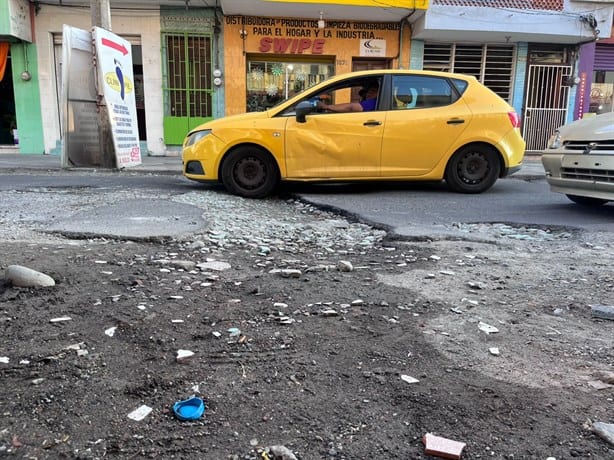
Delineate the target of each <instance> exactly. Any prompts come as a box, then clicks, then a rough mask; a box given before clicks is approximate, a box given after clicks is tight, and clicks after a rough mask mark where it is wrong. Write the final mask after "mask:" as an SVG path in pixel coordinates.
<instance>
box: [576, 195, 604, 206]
mask: <svg viewBox="0 0 614 460" xmlns="http://www.w3.org/2000/svg"><path fill="white" fill-rule="evenodd" d="M567 198H569V199H570V200H571V201H573V202H574V203H576V204H581V205H582V206H602V205H604V204H606V203H607V202H608V200H603V199H601V198H591V197H589V196H579V195H567Z"/></svg>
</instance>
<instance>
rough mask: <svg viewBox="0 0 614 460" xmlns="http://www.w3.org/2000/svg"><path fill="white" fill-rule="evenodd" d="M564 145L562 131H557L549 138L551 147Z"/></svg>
mask: <svg viewBox="0 0 614 460" xmlns="http://www.w3.org/2000/svg"><path fill="white" fill-rule="evenodd" d="M562 145H563V141H562V139H561V133H560V132H558V131H555V132H554V134H553V135H552V136H550V139H548V148H549V149H560V148H561V146H562Z"/></svg>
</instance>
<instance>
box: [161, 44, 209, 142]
mask: <svg viewBox="0 0 614 460" xmlns="http://www.w3.org/2000/svg"><path fill="white" fill-rule="evenodd" d="M162 43H163V46H164V56H165V60H166V65H165V69H164V70H165V75H164V85H165V86H164V88H163V91H164V143H165V144H166V145H181V143H182V142H183V139H184V137H185V135H186V134H187V133H188V131H189V130H190V129H192V128H194V127H195V126H198V125H199V124H201V123H204V122H205V121H208V120H211V119H212V118H213V107H212V103H211V102H212V93H213V90H212V86H213V85H212V74H211V54H212V52H211V36H210V35H195V34H189V33H166V34H164V35H163V37H162Z"/></svg>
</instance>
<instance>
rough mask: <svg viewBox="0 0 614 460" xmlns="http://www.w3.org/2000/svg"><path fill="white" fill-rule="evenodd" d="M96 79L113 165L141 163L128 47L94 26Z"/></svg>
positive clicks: (135, 164)
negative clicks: (110, 137)
mask: <svg viewBox="0 0 614 460" xmlns="http://www.w3.org/2000/svg"><path fill="white" fill-rule="evenodd" d="M94 41H95V44H96V57H97V67H98V81H99V82H101V83H102V88H101V89H102V95H103V96H104V99H105V101H106V104H107V108H108V112H109V121H110V123H111V131H112V133H113V145H114V146H115V155H116V157H117V167H118V168H125V167H130V166H137V165H140V164H141V147H140V144H139V128H138V123H137V118H136V98H135V92H134V75H133V72H132V46H131V45H130V42H128V41H126V40H124V39H123V38H121V37H119V36H117V35H115V34H114V33H112V32H109V31H108V30H105V29H101V28H99V27H94Z"/></svg>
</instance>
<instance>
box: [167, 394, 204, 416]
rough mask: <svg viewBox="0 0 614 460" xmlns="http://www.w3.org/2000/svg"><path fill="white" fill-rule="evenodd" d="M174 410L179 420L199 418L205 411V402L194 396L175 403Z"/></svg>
mask: <svg viewBox="0 0 614 460" xmlns="http://www.w3.org/2000/svg"><path fill="white" fill-rule="evenodd" d="M173 412H174V413H175V416H176V417H177V418H178V419H179V420H198V419H199V418H200V417H202V415H203V414H204V412H205V403H204V402H203V400H202V399H200V398H198V397H196V396H193V397H191V398H189V399H185V400H183V401H178V402H176V403H175V404H173Z"/></svg>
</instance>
